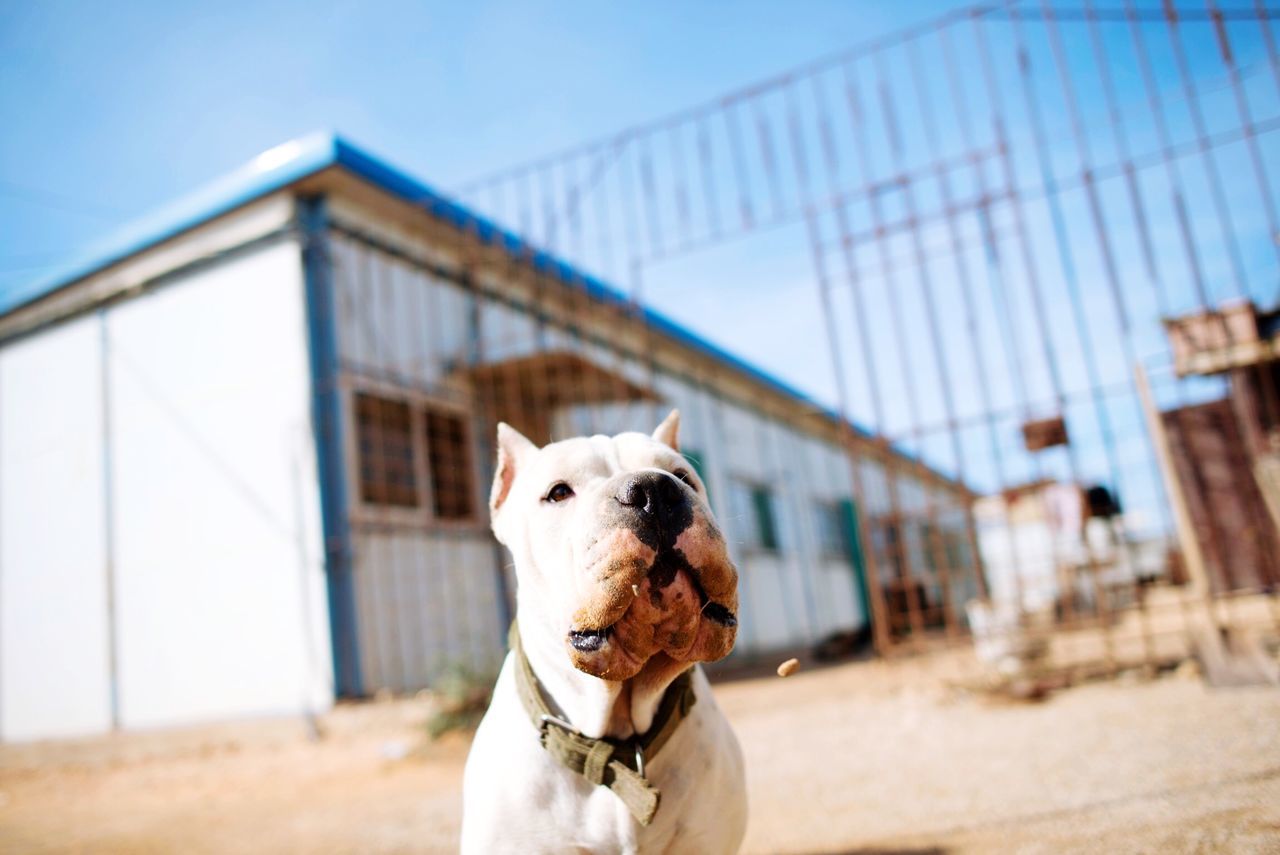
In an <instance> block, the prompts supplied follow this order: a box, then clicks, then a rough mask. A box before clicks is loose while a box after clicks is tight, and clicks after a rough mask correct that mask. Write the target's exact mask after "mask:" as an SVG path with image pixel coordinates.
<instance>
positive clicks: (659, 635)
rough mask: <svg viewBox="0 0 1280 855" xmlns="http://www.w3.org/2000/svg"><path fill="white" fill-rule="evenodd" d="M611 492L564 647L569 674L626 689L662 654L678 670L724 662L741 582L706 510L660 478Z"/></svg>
mask: <svg viewBox="0 0 1280 855" xmlns="http://www.w3.org/2000/svg"><path fill="white" fill-rule="evenodd" d="M611 486H612V488H613V489H610V490H608V491H607V492H606V493H605V496H607V499H605V501H604V504H603V506H602V507H601V508H600V518H601V527H600V528H599V529H597V532H596V536H595V538H594V539H593V540H592V541H591V542H590V543H589V545H588V547H587V549H586V550H585V555H584V558H585V567H584V570H585V572H586V573H587V574H588V578H589V579H591V580H592V592H591V595H590V596H589V598H588V601H587V602H586V603H585V604H583V606H582V607H581V608H580V609H579V610H578V612H577V613H576V614H575V616H574V620H573V626H572V627H571V628H570V630H569V632H568V634H567V638H566V643H567V646H568V649H569V655H570V657H571V659H572V660H573V664H574V666H575V667H577V668H579V669H580V670H582V671H586V672H587V673H589V674H594V675H595V676H597V677H602V678H604V679H609V680H625V679H628V678H630V677H632V676H635V674H636V673H638V672H639V671H640V669H641V668H643V667H644V665H645V663H646V662H648V661H649V659H650V658H651V657H653V656H655V655H657V654H659V653H661V654H665V655H667V656H669V657H671V658H672V659H674V660H676V661H677V662H697V661H714V660H716V659H721V658H723V657H724V656H726V655H728V653H729V651H730V650H732V649H733V643H734V640H735V638H736V635H737V623H738V621H737V608H738V593H737V582H738V574H737V570H736V568H735V567H734V566H733V563H732V562H731V561H730V560H729V556H728V551H727V549H726V547H725V542H724V538H723V536H722V535H721V534H720V531H719V529H718V528H717V527H716V524H715V521H714V520H713V519H712V518H711V514H710V511H709V510H708V509H707V507H706V505H705V503H704V502H703V501H702V500H701V499H700V498H699V497H698V496H697V494H696V493H695V492H694V491H693V490H692V489H690V488H689V487H688V486H687V485H685V484H683V483H682V482H680V481H679V480H678V479H676V478H675V477H674V476H672V475H670V474H668V473H666V472H660V471H645V472H638V473H629V474H626V475H622V476H619V478H618V481H617V483H616V484H614V485H611Z"/></svg>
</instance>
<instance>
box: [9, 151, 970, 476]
mask: <svg viewBox="0 0 1280 855" xmlns="http://www.w3.org/2000/svg"><path fill="white" fill-rule="evenodd" d="M335 167H336V168H341V169H343V170H346V171H347V172H350V173H352V174H354V175H355V176H357V177H358V178H361V179H363V180H364V181H366V182H368V183H370V184H372V185H374V186H376V187H377V188H379V189H381V190H382V191H384V192H386V193H388V194H391V195H392V196H395V197H397V198H399V199H401V200H403V201H405V202H409V203H411V204H414V205H417V206H419V207H421V208H423V209H425V210H426V211H427V212H428V213H430V214H431V215H432V216H434V217H437V218H439V219H442V220H445V221H446V222H449V223H452V224H453V225H455V226H458V227H459V228H462V229H465V230H467V231H468V232H470V233H471V234H473V235H476V236H477V237H478V238H479V240H481V241H483V242H484V243H486V244H489V245H491V246H497V247H500V248H502V249H504V250H505V251H507V252H509V253H511V254H512V255H514V256H518V257H519V258H520V259H522V260H524V261H525V262H526V263H532V264H533V265H534V266H535V267H536V268H538V269H539V270H542V271H544V272H546V273H549V274H551V275H553V276H556V277H557V278H560V279H562V280H563V281H566V282H573V283H575V284H576V285H578V286H579V287H582V288H585V290H586V291H587V293H588V294H589V295H591V296H592V297H595V298H597V299H599V300H601V301H604V302H609V303H617V304H628V305H629V304H630V303H631V301H630V300H629V299H628V298H627V296H626V295H625V294H624V293H622V292H621V291H619V290H618V289H616V288H615V287H613V286H611V285H609V284H607V283H605V282H603V281H601V280H600V279H598V278H596V277H594V276H591V275H589V274H587V273H585V272H583V271H581V270H578V269H576V268H574V267H573V266H572V265H570V264H568V263H567V262H565V261H564V260H563V259H560V258H557V257H555V256H553V255H551V254H550V253H547V252H545V251H543V250H540V249H538V248H537V247H535V246H533V245H531V244H529V243H527V242H526V241H525V240H523V239H522V238H521V237H519V236H518V235H516V234H515V233H513V232H510V231H508V230H506V229H504V228H502V227H501V226H499V225H498V224H496V223H494V222H493V221H491V220H489V219H487V218H485V217H482V216H480V215H479V214H476V213H475V212H473V211H471V210H469V209H467V208H465V207H463V206H461V205H459V204H458V203H456V202H454V201H452V200H450V199H448V198H446V197H445V196H444V195H442V194H441V193H439V192H437V191H436V190H434V189H432V188H431V187H429V186H428V185H426V184H424V183H423V182H421V181H419V180H418V179H417V178H414V177H413V176H411V175H409V174H407V173H405V172H403V171H401V170H400V169H397V168H396V167H394V166H392V165H391V164H389V163H387V162H386V161H384V160H382V159H380V158H378V157H375V156H374V155H372V154H369V153H368V152H367V151H365V150H364V149H362V148H359V147H358V146H356V145H353V144H352V143H350V142H348V141H347V140H345V139H343V138H342V137H341V136H339V135H338V134H335V133H330V132H320V133H315V134H311V135H308V136H305V137H301V138H298V139H295V140H291V141H289V142H286V143H283V144H281V145H278V146H276V147H274V148H271V149H268V150H267V151H265V152H263V153H262V154H259V155H258V156H257V157H255V158H254V159H253V160H251V161H250V162H249V163H247V164H245V165H244V166H242V167H240V168H239V169H237V170H235V171H233V172H231V173H229V174H227V175H225V176H223V177H222V178H219V179H217V180H216V181H213V182H212V183H210V184H208V185H206V186H205V187H203V188H201V189H199V190H197V191H195V192H194V193H191V194H190V195H188V196H184V197H183V198H181V199H179V200H177V201H176V202H174V203H172V204H170V205H167V206H165V207H163V208H160V209H159V210H157V211H155V212H153V213H152V214H150V215H147V216H145V217H142V218H141V219H138V220H135V221H134V222H132V223H130V224H128V225H127V226H125V227H124V228H123V229H122V230H121V231H119V232H117V233H116V234H114V235H112V236H111V237H109V238H108V239H106V240H105V241H103V242H101V243H99V244H97V245H94V246H92V247H90V248H89V249H87V250H86V251H85V252H83V253H82V254H80V255H79V256H77V257H75V258H73V259H72V260H71V261H69V262H68V263H66V264H65V265H63V266H61V267H59V268H58V269H57V270H55V271H54V272H53V273H51V274H48V275H46V276H44V277H42V278H40V279H36V280H34V281H32V282H30V283H27V284H25V285H18V286H14V287H10V288H7V289H5V290H4V291H2V292H0V317H3V316H5V315H7V314H9V313H10V312H12V311H14V310H16V309H18V308H20V307H22V306H25V305H27V304H29V303H33V302H35V301H37V300H40V299H41V298H43V297H46V296H49V295H50V294H53V293H54V292H56V291H59V290H61V289H63V288H66V287H69V286H71V285H74V284H75V283H77V282H79V281H81V280H83V279H85V278H86V277H89V276H91V275H93V274H94V273H97V272H98V271H100V270H103V269H105V268H107V267H109V266H111V265H113V264H117V263H119V262H122V261H125V260H126V259H128V258H130V257H131V256H134V255H136V254H138V253H140V252H143V251H144V250H147V249H150V248H152V247H154V246H157V245H159V244H161V243H163V242H165V241H167V240H170V239H172V238H175V237H177V236H179V235H181V234H182V233H184V232H186V231H188V230H190V229H193V228H195V227H197V226H200V225H202V224H204V223H207V222H209V221H210V220H213V219H215V218H217V217H220V216H222V215H223V214H227V213H229V212H231V211H233V210H235V209H237V208H240V207H242V206H243V205H246V204H248V203H250V202H253V201H255V200H257V199H260V198H263V197H265V196H268V195H270V194H271V193H275V192H277V191H280V190H284V189H286V188H288V187H290V186H292V185H294V184H297V183H298V182H300V181H302V180H304V179H306V178H309V177H311V176H313V175H316V174H317V173H320V172H322V171H324V170H327V169H332V168H335ZM638 310H639V311H640V313H641V314H642V316H643V318H644V320H645V321H646V322H647V323H648V324H650V325H651V326H652V327H653V328H654V329H656V330H658V331H660V332H662V333H664V334H666V335H668V336H670V337H671V338H673V339H675V340H677V341H679V342H681V343H682V344H684V345H686V346H688V347H690V348H692V349H694V350H696V351H701V352H702V353H704V354H706V355H708V356H711V357H714V358H715V359H718V360H720V361H721V362H724V363H727V364H729V365H731V366H733V367H734V368H736V369H737V370H738V371H741V372H743V373H745V374H747V375H749V376H750V377H752V378H753V379H754V380H756V381H758V382H760V383H762V384H764V385H766V386H769V387H771V388H772V389H774V390H775V391H777V392H781V393H782V394H784V395H787V396H788V397H791V398H792V399H794V400H795V401H796V403H797V404H799V405H801V406H803V407H805V408H808V409H811V410H813V411H817V412H819V413H821V414H823V415H825V416H827V417H829V418H831V419H834V420H837V421H840V422H842V423H843V422H844V420H843V419H842V418H841V416H840V415H839V414H837V413H836V412H834V411H833V410H831V409H830V408H828V407H825V406H823V405H821V404H819V403H817V402H816V401H814V400H813V399H812V398H810V397H809V395H807V394H806V393H804V392H802V391H800V390H799V389H797V388H795V387H794V386H792V385H791V384H789V383H787V382H786V381H784V380H781V379H779V378H778V377H775V376H774V375H772V374H769V373H768V372H766V371H763V370H761V369H760V368H759V367H757V366H755V365H752V364H751V363H749V362H745V361H744V360H742V359H741V358H739V357H737V356H735V355H734V354H732V353H730V352H728V351H726V350H725V349H724V348H722V347H719V346H718V345H716V344H713V343H712V342H710V341H707V340H706V339H705V338H702V337H701V336H699V335H697V334H696V333H694V332H692V331H690V330H689V329H687V328H686V327H684V326H681V325H680V324H678V323H676V322H675V321H673V320H671V319H670V318H668V317H667V316H666V315H664V314H662V313H660V312H657V311H654V310H653V309H651V308H648V307H638ZM853 429H854V430H855V431H856V432H857V433H859V434H860V435H862V436H863V437H868V438H870V437H874V434H873V433H872V432H870V431H868V430H867V429H866V428H864V427H861V426H859V425H853ZM894 451H896V452H897V453H898V454H900V455H902V456H903V457H906V458H908V459H914V458H913V456H912V455H910V454H907V453H905V452H904V451H903V450H902V449H900V448H895V449H894ZM917 462H919V461H917ZM935 474H940V473H935ZM941 477H943V478H944V479H946V480H949V481H950V480H951V479H949V478H947V476H941ZM952 483H953V484H956V486H963V485H960V484H959V483H958V482H954V481H952Z"/></svg>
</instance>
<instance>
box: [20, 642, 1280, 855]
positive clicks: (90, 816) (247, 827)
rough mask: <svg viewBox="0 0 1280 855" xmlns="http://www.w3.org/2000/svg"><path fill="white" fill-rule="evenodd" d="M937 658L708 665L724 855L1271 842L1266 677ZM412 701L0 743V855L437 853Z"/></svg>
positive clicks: (450, 839) (1278, 845)
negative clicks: (979, 669)
mask: <svg viewBox="0 0 1280 855" xmlns="http://www.w3.org/2000/svg"><path fill="white" fill-rule="evenodd" d="M966 668H967V665H966V664H965V661H964V660H963V659H962V657H961V656H960V654H956V653H948V654H942V655H935V656H931V657H928V658H920V659H913V660H907V661H895V662H883V661H872V662H860V663H851V664H844V665H840V666H837V667H831V668H824V669H814V668H807V669H805V670H802V671H801V672H800V673H799V674H797V675H795V676H793V677H791V678H789V679H787V680H781V679H779V678H777V677H773V676H769V677H761V678H755V679H738V680H734V681H725V682H720V683H719V684H718V685H717V689H716V691H717V695H718V697H719V698H720V702H721V704H722V705H723V707H724V708H725V710H726V712H727V713H728V715H729V717H730V719H731V720H732V722H733V725H734V727H735V728H736V730H737V732H738V735H739V737H740V738H741V740H742V743H743V746H744V749H745V751H746V755H747V770H748V775H749V787H750V798H751V821H750V826H749V829H748V833H747V841H746V846H745V850H746V851H748V852H793V853H800V852H855V853H941V852H994V851H999V852H1009V851H1022V852H1055V853H1056V852H1070V851H1106V852H1161V853H1164V852H1220V851H1232V852H1280V691H1277V690H1276V689H1274V688H1272V689H1267V688H1246V689H1230V690H1224V689H1209V688H1206V687H1205V686H1204V685H1203V684H1202V683H1201V682H1200V681H1199V680H1197V679H1193V678H1189V677H1187V676H1186V675H1176V674H1171V675H1168V676H1165V677H1161V678H1157V679H1154V680H1141V679H1137V678H1133V679H1125V678H1123V677H1122V678H1121V679H1119V680H1116V681H1112V682H1107V683H1097V684H1091V685H1085V686H1081V687H1077V688H1073V689H1068V690H1065V691H1062V692H1060V693H1058V694H1055V695H1053V696H1052V697H1050V698H1049V699H1048V700H1046V701H1044V702H1042V703H1037V704H1025V703H1015V702H1004V703H996V702H992V701H991V700H989V699H985V698H983V697H980V696H977V695H973V694H969V693H967V692H964V691H961V690H957V689H955V688H950V687H949V686H950V684H951V683H953V682H954V681H955V679H956V675H957V674H961V673H963V672H964V671H965V669H966ZM429 706H430V703H429V700H428V699H425V698H419V699H413V700H397V701H390V702H381V703H369V704H361V705H352V706H344V707H341V708H339V709H337V710H335V711H334V712H333V713H331V714H329V715H326V716H325V717H324V718H323V720H322V721H321V727H322V729H323V731H324V734H325V735H324V737H323V738H322V739H320V740H318V741H311V740H309V739H308V737H307V728H306V727H305V726H304V725H303V723H301V722H299V721H297V720H291V721H273V722H252V723H238V724H231V725H220V726H217V727H204V728H199V729H189V730H182V731H172V732H165V733H147V734H129V735H123V736H112V737H109V738H101V739H92V740H84V741H75V742H58V743H41V744H32V745H16V746H0V851H4V852H54V851H57V852H67V851H70V852H78V851H80V852H130V853H133V852H140V853H145V852H184V853H188V852H190V853H204V852H209V853H213V852H318V853H339V852H343V853H345V852H352V853H357V852H358V853H384V852H435V851H450V850H453V849H455V848H456V840H457V833H458V818H459V811H460V807H461V799H460V796H459V786H460V779H461V774H462V765H463V761H464V759H465V757H466V752H467V746H468V740H467V737H465V736H463V735H460V734H454V735H451V736H447V737H445V738H444V739H442V740H441V741H439V742H435V743H431V742H429V741H428V740H427V739H426V737H425V729H424V727H423V722H424V720H425V718H426V716H427V714H428V710H429Z"/></svg>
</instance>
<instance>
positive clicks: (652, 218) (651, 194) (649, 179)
mask: <svg viewBox="0 0 1280 855" xmlns="http://www.w3.org/2000/svg"><path fill="white" fill-rule="evenodd" d="M636 149H637V155H638V157H639V161H640V162H639V166H640V188H641V195H640V198H641V200H642V201H643V202H644V206H643V207H644V213H645V224H646V226H647V227H648V236H649V254H650V255H658V254H660V253H661V252H662V250H663V249H664V246H663V241H662V228H661V220H660V219H659V211H658V199H657V192H658V191H657V187H656V184H655V181H654V176H653V154H652V152H651V151H650V150H649V137H647V136H642V137H639V138H638V139H637V141H636Z"/></svg>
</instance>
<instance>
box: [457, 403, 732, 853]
mask: <svg viewBox="0 0 1280 855" xmlns="http://www.w3.org/2000/svg"><path fill="white" fill-rule="evenodd" d="M678 430H679V414H678V413H677V412H672V413H671V415H670V416H668V417H667V419H666V420H665V421H664V422H663V423H662V424H661V425H660V426H659V427H658V429H657V430H656V431H654V433H653V436H652V437H649V436H645V435H644V434H641V433H624V434H619V435H618V436H614V437H607V436H593V437H589V438H578V439H570V440H565V441H563V442H556V443H552V444H551V445H548V446H546V447H545V448H541V449H539V448H538V447H537V446H535V445H534V444H533V443H532V442H530V441H529V440H528V439H526V438H525V437H524V436H522V435H520V434H519V433H518V432H516V431H515V430H513V429H512V428H511V427H509V426H507V425H505V424H503V425H499V426H498V471H497V475H496V477H495V479H494V484H493V492H492V494H491V496H490V501H489V505H490V510H491V512H492V517H493V531H494V533H495V534H496V535H497V537H498V540H500V541H501V542H502V543H504V544H505V545H506V546H507V547H508V548H509V549H510V550H511V553H512V555H513V556H514V557H515V569H516V577H517V582H518V592H517V619H516V625H515V626H514V627H512V632H511V639H512V645H511V647H512V651H511V653H510V654H508V656H507V660H506V663H505V664H504V665H503V668H502V672H501V674H500V675H499V676H498V682H497V685H496V686H495V688H494V694H493V702H492V703H491V704H490V706H489V711H488V712H487V713H486V714H485V717H484V720H483V721H482V722H481V723H480V729H479V730H478V731H477V732H476V738H475V742H474V744H473V745H472V747H471V755H470V756H469V757H468V758H467V768H466V775H465V781H464V784H463V802H464V806H463V821H462V850H463V851H464V852H468V853H470V852H485V853H488V852H520V853H531V852H645V853H648V852H697V853H716V852H734V851H736V850H737V849H738V847H739V845H740V843H741V842H742V835H743V832H744V830H745V827H746V818H747V812H746V788H745V784H744V779H743V767H742V752H741V749H740V748H739V746H738V742H737V739H736V738H735V737H734V735H733V731H732V730H730V728H729V723H728V722H727V721H726V720H725V718H724V715H723V714H722V713H721V712H720V709H719V707H717V706H716V702H715V699H714V698H713V697H712V695H711V687H710V685H709V684H708V683H707V679H706V677H705V676H704V675H703V673H702V670H701V669H700V668H698V667H697V666H696V665H695V663H697V662H699V661H714V660H716V659H720V658H722V657H724V656H726V655H728V653H729V651H730V650H731V649H732V648H733V642H734V637H735V635H736V633H737V617H736V613H737V609H738V593H737V583H738V574H737V570H736V569H735V568H734V566H733V564H732V563H731V562H730V561H729V557H728V554H727V552H726V549H725V543H724V538H723V537H722V536H721V535H720V531H719V529H718V528H717V526H716V523H715V521H714V519H713V518H712V516H711V510H710V508H709V507H708V506H707V501H706V495H707V494H706V487H704V486H703V484H702V482H701V481H700V480H699V478H698V475H697V474H696V473H695V472H694V471H693V469H692V467H690V466H689V465H688V463H687V462H686V461H685V459H684V458H683V457H682V456H681V455H680V454H679V451H678V445H677V439H676V437H677V432H678Z"/></svg>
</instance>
